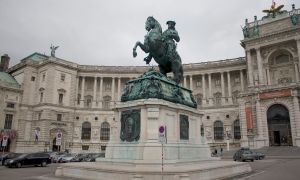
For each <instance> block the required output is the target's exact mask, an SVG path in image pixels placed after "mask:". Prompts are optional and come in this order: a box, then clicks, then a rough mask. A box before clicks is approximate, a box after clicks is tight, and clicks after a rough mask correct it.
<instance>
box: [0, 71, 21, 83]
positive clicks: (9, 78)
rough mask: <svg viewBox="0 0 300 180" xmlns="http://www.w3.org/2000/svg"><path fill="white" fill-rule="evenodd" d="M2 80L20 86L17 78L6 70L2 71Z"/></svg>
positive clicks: (0, 80)
mask: <svg viewBox="0 0 300 180" xmlns="http://www.w3.org/2000/svg"><path fill="white" fill-rule="evenodd" d="M0 82H4V83H9V84H11V85H13V86H19V83H18V82H17V81H16V80H15V78H14V77H12V76H11V75H10V74H8V73H6V72H0Z"/></svg>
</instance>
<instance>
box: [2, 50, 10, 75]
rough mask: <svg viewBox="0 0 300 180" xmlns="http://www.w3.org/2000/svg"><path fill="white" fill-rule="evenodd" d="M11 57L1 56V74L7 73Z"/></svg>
mask: <svg viewBox="0 0 300 180" xmlns="http://www.w3.org/2000/svg"><path fill="white" fill-rule="evenodd" d="M9 60H10V57H9V56H8V55H7V54H4V55H3V56H1V63H0V72H5V71H6V70H7V69H8V66H9Z"/></svg>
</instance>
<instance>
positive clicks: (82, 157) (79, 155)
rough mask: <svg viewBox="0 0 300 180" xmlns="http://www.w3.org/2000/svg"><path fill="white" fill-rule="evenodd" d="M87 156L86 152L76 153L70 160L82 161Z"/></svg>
mask: <svg viewBox="0 0 300 180" xmlns="http://www.w3.org/2000/svg"><path fill="white" fill-rule="evenodd" d="M87 156H88V154H77V156H76V157H74V158H73V159H72V160H71V162H82V161H83V160H84V159H85V158H86V157H87Z"/></svg>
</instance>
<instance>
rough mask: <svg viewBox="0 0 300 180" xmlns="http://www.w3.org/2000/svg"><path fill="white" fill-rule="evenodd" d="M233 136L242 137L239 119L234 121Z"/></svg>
mask: <svg viewBox="0 0 300 180" xmlns="http://www.w3.org/2000/svg"><path fill="white" fill-rule="evenodd" d="M233 138H234V139H241V126H240V120H238V119H237V120H235V121H234V122H233Z"/></svg>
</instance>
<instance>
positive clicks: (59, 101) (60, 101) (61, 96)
mask: <svg viewBox="0 0 300 180" xmlns="http://www.w3.org/2000/svg"><path fill="white" fill-rule="evenodd" d="M63 99H64V95H63V94H61V93H60V94H58V103H59V104H62V103H63Z"/></svg>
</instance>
